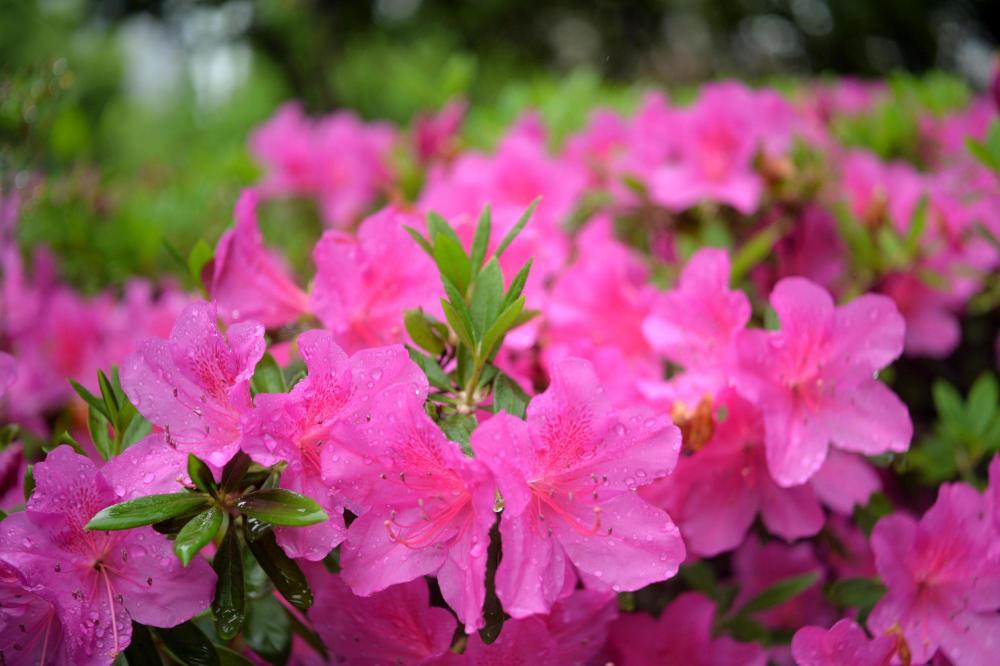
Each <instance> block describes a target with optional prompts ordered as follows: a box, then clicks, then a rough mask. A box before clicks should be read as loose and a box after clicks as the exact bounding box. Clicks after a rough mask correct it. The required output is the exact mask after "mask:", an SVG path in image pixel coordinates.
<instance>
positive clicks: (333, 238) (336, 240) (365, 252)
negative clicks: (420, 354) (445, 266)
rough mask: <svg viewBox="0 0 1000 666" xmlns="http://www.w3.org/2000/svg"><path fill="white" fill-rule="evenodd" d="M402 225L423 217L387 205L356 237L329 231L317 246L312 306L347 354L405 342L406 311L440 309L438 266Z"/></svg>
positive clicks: (416, 222)
mask: <svg viewBox="0 0 1000 666" xmlns="http://www.w3.org/2000/svg"><path fill="white" fill-rule="evenodd" d="M403 224H410V225H417V226H419V225H420V221H419V220H418V219H416V218H415V216H411V215H409V214H407V213H404V212H402V211H400V210H397V209H394V208H386V209H383V210H382V211H380V212H378V213H376V214H375V215H373V216H371V217H369V218H368V219H366V220H365V221H364V222H362V224H361V226H360V228H359V229H358V233H357V236H353V235H350V234H346V233H343V232H340V231H327V232H326V233H325V234H323V237H322V238H320V240H319V242H318V243H317V244H316V249H315V250H314V251H313V256H314V258H315V260H316V267H317V273H316V279H315V282H314V283H313V290H312V295H311V296H310V307H311V309H312V311H313V312H314V313H316V316H318V317H319V318H320V320H321V321H322V322H323V324H324V325H325V326H326V327H327V328H328V329H330V331H332V332H333V334H334V336H335V339H336V340H337V342H338V344H340V345H341V346H343V347H344V348H345V349H346V350H347V351H348V352H354V351H357V350H358V349H362V348H365V347H373V346H377V345H385V344H391V343H395V342H402V341H404V340H405V330H404V328H403V311H404V310H407V309H411V308H418V307H425V308H434V307H435V305H434V304H435V302H436V300H437V298H438V296H439V294H440V291H441V289H440V284H439V282H438V278H437V272H436V268H435V267H434V264H433V263H432V262H431V260H430V257H428V256H427V255H426V254H424V252H423V250H421V249H420V247H419V246H418V245H417V244H416V242H414V240H413V239H412V238H410V237H409V235H408V234H407V233H406V231H404V230H403Z"/></svg>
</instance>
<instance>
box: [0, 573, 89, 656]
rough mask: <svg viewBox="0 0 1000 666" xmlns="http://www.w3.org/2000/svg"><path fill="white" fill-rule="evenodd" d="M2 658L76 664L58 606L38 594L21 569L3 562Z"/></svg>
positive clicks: (0, 599)
mask: <svg viewBox="0 0 1000 666" xmlns="http://www.w3.org/2000/svg"><path fill="white" fill-rule="evenodd" d="M0 659H2V660H3V663H4V664H11V666H15V665H19V664H25V665H26V664H39V665H40V666H50V665H51V664H55V665H58V664H70V663H74V662H73V661H72V659H71V658H70V656H69V655H68V654H66V642H65V640H64V638H63V628H62V622H61V621H60V620H59V617H58V615H57V614H56V609H55V607H54V606H53V605H52V604H51V603H49V602H48V601H46V600H45V599H44V598H42V597H41V596H39V595H38V594H36V593H35V592H34V591H33V589H32V587H31V586H30V585H28V584H27V583H26V581H25V580H24V576H22V575H21V574H20V572H18V571H17V570H16V569H14V568H13V567H11V566H10V565H9V564H5V563H4V562H2V561H0ZM78 663H85V662H78Z"/></svg>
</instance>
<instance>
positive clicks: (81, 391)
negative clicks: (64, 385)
mask: <svg viewBox="0 0 1000 666" xmlns="http://www.w3.org/2000/svg"><path fill="white" fill-rule="evenodd" d="M69 383H70V386H72V387H73V390H74V391H76V394H77V395H78V396H80V397H81V398H83V401H84V402H86V403H87V404H88V405H90V406H91V407H93V408H94V409H96V410H97V411H99V412H100V413H101V415H102V416H103V417H104V418H105V419H106V420H107V421H108V422H110V421H111V414H109V413H108V408H107V405H105V404H104V401H103V400H101V399H100V398H98V397H97V396H95V395H94V394H93V393H91V392H90V391H88V390H87V389H86V388H85V387H84V386H83V385H82V384H79V383H78V382H76V381H74V380H72V379H71V380H69Z"/></svg>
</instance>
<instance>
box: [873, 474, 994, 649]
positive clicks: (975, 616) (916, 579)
mask: <svg viewBox="0 0 1000 666" xmlns="http://www.w3.org/2000/svg"><path fill="white" fill-rule="evenodd" d="M989 520H990V518H989V515H988V510H987V502H986V501H984V498H983V497H982V496H981V495H980V494H979V493H978V492H976V491H975V490H974V489H973V488H971V487H970V486H967V485H965V484H958V483H956V484H945V485H943V486H941V488H940V490H939V491H938V499H937V502H935V504H934V506H932V507H931V508H930V510H928V511H927V513H925V514H924V516H923V518H921V519H920V521H919V522H918V521H917V520H915V519H913V518H911V517H909V516H906V515H902V514H898V513H897V514H893V515H891V516H887V517H885V518H883V519H881V520H880V521H879V522H878V523H877V524H876V525H875V529H874V530H873V531H872V537H871V541H872V548H873V550H874V551H875V564H876V566H877V567H878V572H879V575H880V576H881V578H882V580H883V582H884V583H885V586H886V588H887V590H888V591H887V592H886V595H885V596H884V597H882V599H881V600H880V601H879V602H878V604H876V606H875V609H874V610H873V611H872V613H871V615H870V616H869V618H868V627H869V628H870V629H871V630H872V631H873V632H874V633H876V634H883V633H885V632H886V631H888V630H889V629H890V628H892V627H895V626H897V625H898V627H899V628H900V629H901V630H902V632H903V636H904V637H905V638H906V643H907V645H908V646H909V648H910V652H911V653H912V655H913V661H914V663H923V662H925V661H928V660H929V659H930V658H931V657H933V656H934V653H935V652H936V651H938V650H940V651H941V652H942V653H944V655H945V656H946V657H947V658H948V659H950V660H951V662H952V663H954V664H956V666H966V665H976V666H978V665H982V666H986V665H987V664H994V663H996V656H997V654H998V650H1000V614H998V613H997V610H998V609H1000V552H998V551H997V548H996V540H997V536H996V533H995V532H994V531H993V529H992V526H991V525H990V524H989Z"/></svg>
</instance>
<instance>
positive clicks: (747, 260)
mask: <svg viewBox="0 0 1000 666" xmlns="http://www.w3.org/2000/svg"><path fill="white" fill-rule="evenodd" d="M780 238H781V231H780V229H779V228H778V225H776V224H769V225H768V226H766V227H764V228H763V229H761V230H760V231H758V232H756V233H755V234H754V235H753V236H751V237H750V238H749V239H747V242H746V243H744V244H743V246H742V247H741V248H740V249H739V251H737V252H736V254H735V255H734V256H733V263H732V267H731V268H730V270H729V283H730V284H732V285H735V284H738V283H739V282H740V280H742V279H743V277H744V276H745V275H746V274H747V273H748V272H749V271H750V269H751V268H753V267H754V266H756V265H757V264H759V263H760V262H762V261H763V260H764V259H765V258H767V256H768V255H769V254H771V251H772V250H773V249H774V244H775V243H777V242H778V240H779V239H780Z"/></svg>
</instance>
